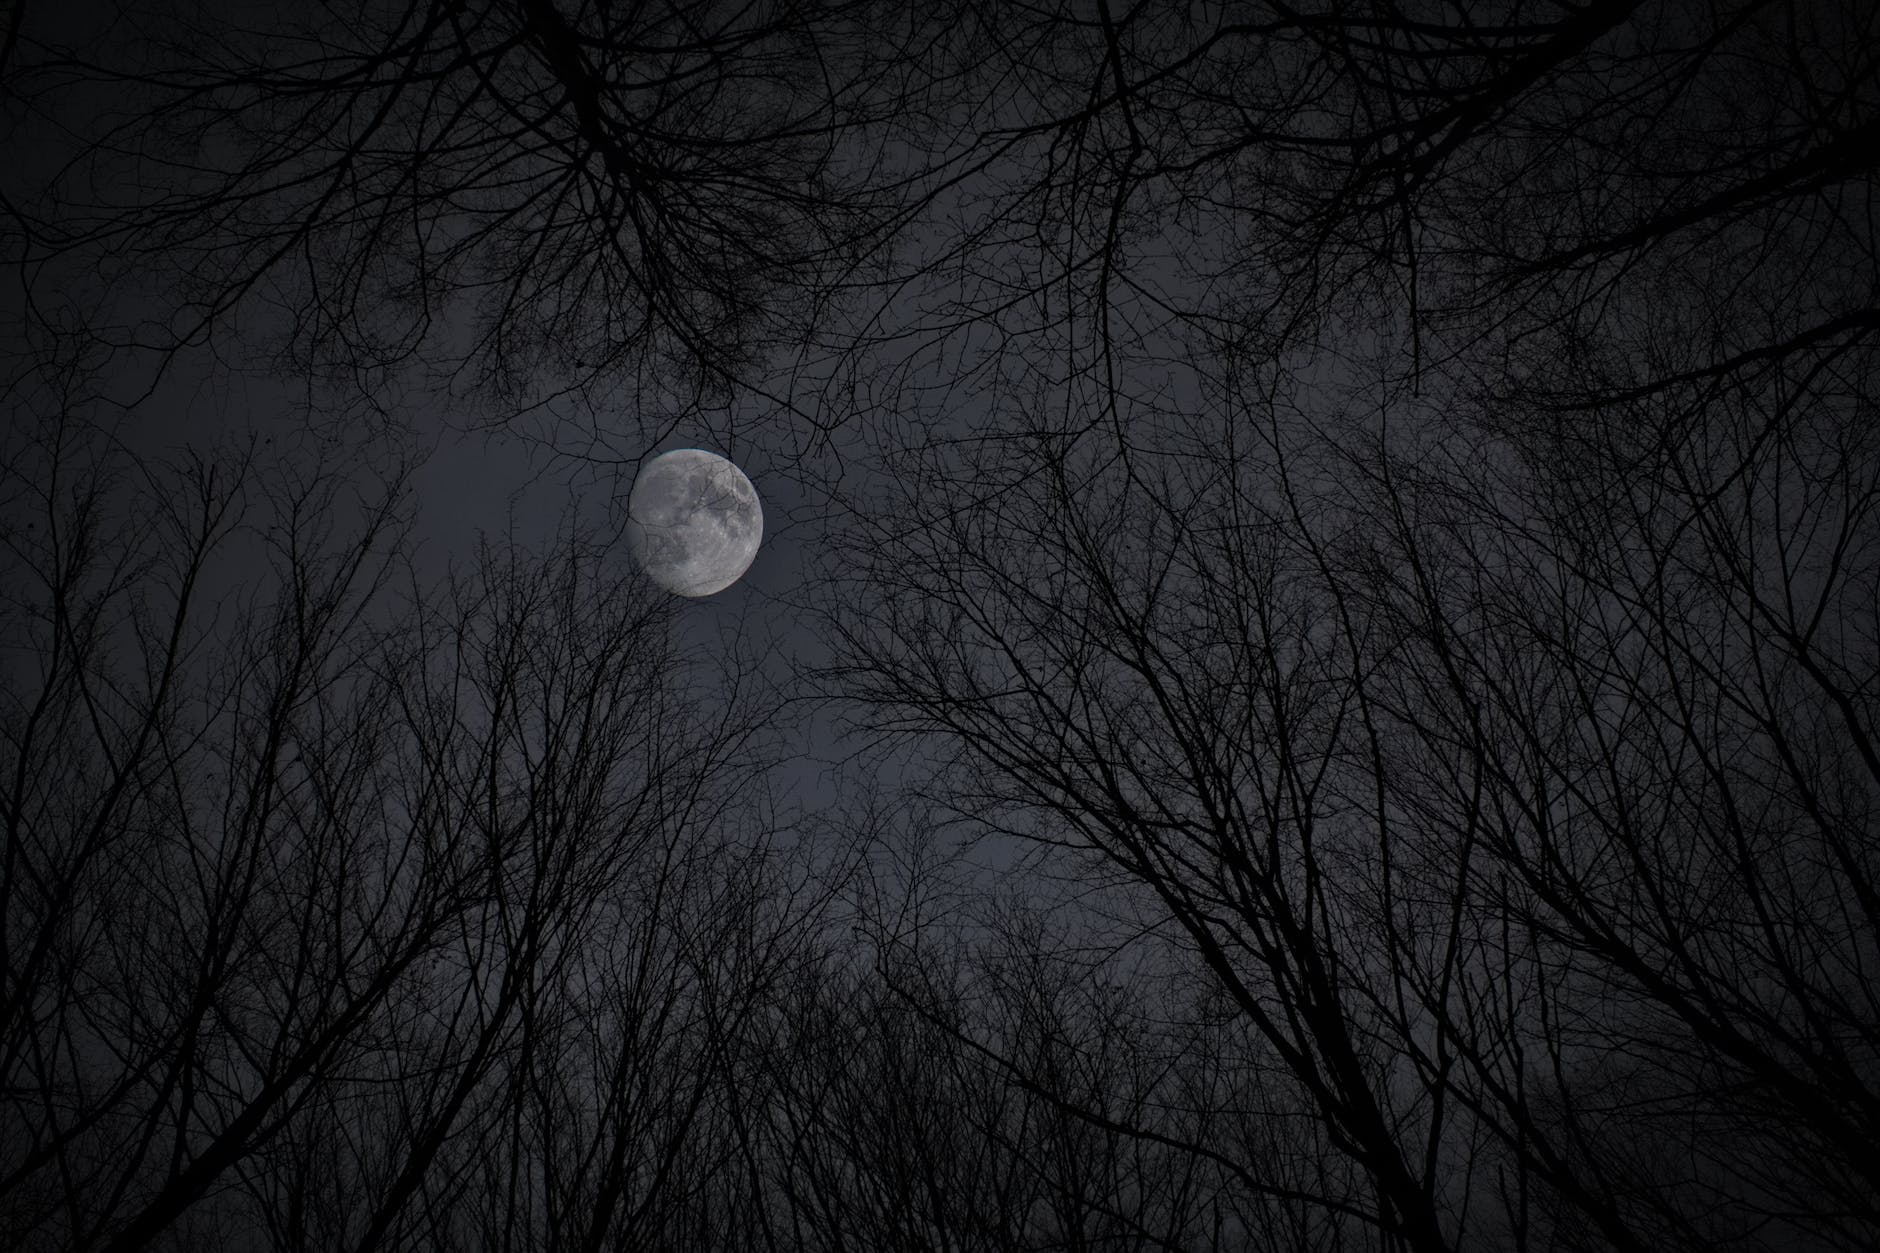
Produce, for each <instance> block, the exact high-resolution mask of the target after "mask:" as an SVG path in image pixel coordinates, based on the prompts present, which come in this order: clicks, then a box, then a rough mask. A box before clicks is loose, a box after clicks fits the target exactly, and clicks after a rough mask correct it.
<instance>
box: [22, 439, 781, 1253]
mask: <svg viewBox="0 0 1880 1253" xmlns="http://www.w3.org/2000/svg"><path fill="white" fill-rule="evenodd" d="M98 447H99V445H98V441H96V440H87V439H85V438H83V437H82V436H81V434H80V433H79V428H78V426H77V423H76V422H75V421H73V420H69V419H68V420H67V421H66V422H64V423H61V424H58V425H55V426H54V427H52V428H51V429H50V431H49V433H48V434H47V435H46V436H45V437H44V438H43V439H41V440H38V441H27V440H20V441H17V442H16V446H15V447H14V448H13V449H11V450H9V451H10V456H9V460H8V476H7V480H6V481H7V489H8V500H7V505H8V508H9V514H10V516H9V518H8V524H9V548H10V552H9V563H10V566H11V575H10V577H9V579H8V586H9V587H10V588H14V589H17V590H16V591H15V592H14V593H13V597H12V600H11V604H10V606H9V611H10V617H11V622H10V624H9V628H8V634H9V637H10V638H15V639H17V640H18V641H19V646H18V647H17V648H16V650H15V653H14V655H13V657H12V658H11V659H10V661H9V667H8V678H9V695H8V703H9V710H8V714H7V720H6V734H7V755H6V779H7V787H6V791H5V793H4V799H5V817H6V821H7V842H6V876H5V895H4V904H5V907H6V931H5V938H6V947H5V958H6V960H5V975H6V983H5V989H6V999H5V1002H4V1008H5V1018H4V1021H3V1025H4V1036H3V1037H0V1038H3V1039H4V1041H5V1051H4V1054H3V1057H4V1063H5V1070H4V1073H5V1076H6V1078H5V1083H4V1091H5V1093H6V1105H7V1114H6V1119H5V1122H6V1124H7V1127H8V1133H7V1137H6V1155H5V1161H4V1174H3V1175H0V1196H4V1198H5V1202H4V1210H5V1213H6V1214H7V1215H8V1219H7V1236H8V1239H9V1243H11V1244H13V1245H15V1246H17V1247H22V1248H94V1247H105V1248H132V1247H144V1246H147V1245H150V1244H153V1243H157V1244H164V1243H174V1244H176V1245H178V1246H179V1247H192V1248H201V1247H214V1246H217V1245H219V1244H221V1243H224V1242H227V1243H230V1244H242V1243H245V1242H248V1241H251V1240H253V1239H255V1238H257V1237H258V1235H259V1234H260V1233H263V1232H266V1233H267V1234H268V1236H269V1238H270V1239H271V1240H273V1242H275V1243H276V1244H279V1245H281V1246H282V1247H324V1248H332V1247H351V1248H357V1249H362V1250H363V1249H369V1248H374V1247H380V1246H382V1245H384V1244H386V1243H387V1242H390V1243H393V1244H396V1245H399V1246H401V1247H409V1245H410V1244H411V1243H412V1242H421V1243H432V1244H439V1245H443V1244H450V1243H454V1242H456V1241H459V1240H462V1239H469V1238H475V1239H477V1240H479V1241H480V1242H483V1243H485V1244H488V1245H491V1246H497V1245H500V1246H502V1247H520V1246H529V1247H533V1246H535V1245H536V1244H538V1243H539V1242H541V1241H543V1240H555V1241H557V1242H560V1243H563V1244H577V1245H580V1246H582V1247H599V1246H601V1245H603V1244H606V1245H609V1246H611V1245H613V1244H615V1243H617V1242H618V1239H619V1237H620V1233H621V1232H623V1231H639V1232H643V1233H647V1234H646V1235H644V1236H643V1237H642V1238H645V1239H648V1240H650V1241H653V1242H654V1243H658V1241H659V1238H660V1237H658V1235H657V1233H658V1232H659V1231H660V1230H662V1223H666V1222H668V1221H669V1220H668V1219H666V1218H664V1217H662V1216H663V1215H666V1214H668V1213H670V1212H672V1211H673V1207H674V1206H676V1205H677V1206H682V1205H683V1203H684V1196H683V1193H682V1192H681V1191H679V1190H677V1189H676V1186H675V1185H676V1183H677V1181H678V1180H679V1179H680V1178H683V1176H682V1175H680V1174H678V1173H676V1172H677V1170H678V1167H679V1164H680V1163H682V1162H688V1161H690V1160H691V1156H690V1155H695V1154H696V1153H697V1151H698V1145H699V1142H700V1139H701V1138H702V1137H703V1136H704V1134H705V1130H706V1128H707V1127H708V1126H709V1125H710V1123H711V1121H712V1119H714V1118H718V1117H722V1110H723V1108H724V1107H725V1105H726V1103H727V1101H728V1098H727V1097H726V1096H725V1092H724V1085H725V1083H726V1082H727V1078H726V1076H727V1073H728V1072H727V1071H726V1069H725V1065H724V1063H725V1059H726V1058H728V1057H729V1055H730V1053H731V1051H732V1049H733V1047H734V1046H735V1044H736V1042H737V1040H738V1039H739V1036H740V1032H742V1031H743V1030H744V1029H745V1026H744V1024H745V1023H746V1021H747V1020H748V1019H749V1017H750V1015H751V1014H752V1012H753V1007H754V1006H756V1005H759V1004H762V1003H764V999H765V998H766V997H767V996H768V980H769V977H770V972H771V969H772V967H773V966H775V965H776V964H777V963H779V962H782V961H785V960H787V959H788V958H789V954H790V953H791V951H792V941H791V940H790V936H791V934H792V927H794V926H796V925H798V924H797V922H796V919H795V915H794V914H793V912H792V911H790V910H787V909H785V908H784V904H785V902H787V901H788V900H789V899H791V898H790V897H789V896H788V894H787V893H786V894H783V895H777V894H775V893H773V892H772V890H771V889H772V888H774V887H776V886H777V883H778V881H777V880H776V878H775V874H774V871H773V869H772V867H773V863H775V862H776V860H777V859H776V856H775V855H774V854H773V853H772V852H771V851H769V845H770V843H771V841H772V840H773V839H774V838H775V833H776V832H777V831H778V830H779V825H780V820H779V819H778V818H777V816H776V815H774V814H770V813H765V812H763V811H761V810H755V809H752V808H751V804H752V801H753V799H754V797H755V795H756V794H755V793H754V792H753V791H752V786H753V785H754V784H755V783H756V782H758V781H759V775H758V773H757V767H758V765H760V764H761V762H762V756H761V753H759V751H758V750H759V749H760V748H761V743H760V742H759V741H758V740H757V739H755V738H754V737H757V736H760V735H761V734H762V732H763V728H764V725H765V704H764V702H765V701H766V699H767V698H766V697H765V696H764V694H763V692H762V691H761V690H759V689H756V688H753V687H751V686H750V679H749V678H748V677H747V679H746V680H745V681H743V682H742V683H740V685H738V686H736V687H731V688H718V689H713V688H710V687H706V686H701V684H702V683H703V680H704V678H705V676H703V675H698V676H696V678H688V672H689V670H691V669H692V667H691V666H690V665H689V664H688V663H687V662H686V661H685V660H684V659H683V658H681V657H679V656H678V655H676V654H675V652H674V647H673V644H672V641H671V639H670V637H669V635H668V633H667V614H668V611H667V609H665V608H664V607H663V603H664V602H662V601H660V600H656V599H652V598H650V597H649V595H648V592H649V589H648V588H647V587H646V585H645V584H644V583H643V582H640V581H638V580H637V579H635V578H634V577H633V576H631V575H627V576H625V577H622V575H621V574H618V573H612V572H609V571H608V570H606V569H605V568H604V566H603V565H602V564H600V563H601V556H600V554H597V553H593V552H585V551H582V550H581V549H580V548H579V547H578V546H577V547H564V549H563V550H562V551H560V552H558V553H551V554H549V555H548V556H547V557H546V558H538V557H535V556H531V555H527V554H523V553H509V552H505V551H502V550H498V549H491V550H489V551H488V552H486V553H485V556H484V558H483V561H482V563H481V565H480V567H479V568H478V570H477V571H476V572H475V573H474V574H473V575H470V576H468V577H466V578H464V579H462V580H460V581H458V582H457V583H456V584H455V585H454V586H453V587H452V588H451V589H449V594H448V595H447V596H443V597H441V598H440V597H439V596H437V595H435V594H433V593H432V592H430V591H428V590H426V589H425V588H424V587H423V586H421V585H418V584H416V583H414V584H412V586H411V587H410V589H409V590H410V597H409V599H402V598H401V597H398V596H395V595H394V593H395V592H397V591H398V584H397V582H396V580H395V578H394V576H395V575H396V574H397V573H398V571H399V569H400V567H399V566H398V565H397V564H396V561H395V558H396V554H397V542H396V528H397V524H398V521H399V510H400V508H402V503H401V496H400V494H399V490H398V485H397V484H396V483H393V484H390V485H388V488H387V490H386V493H385V494H383V495H382V496H380V497H378V498H376V499H374V498H367V499H365V500H363V501H357V502H354V503H350V504H349V503H348V500H347V495H348V492H349V489H348V488H347V483H346V477H345V476H343V475H337V474H332V475H323V476H317V477H314V478H311V479H306V480H296V479H294V478H291V477H281V475H280V473H279V472H273V473H272V474H270V473H264V472H263V471H262V470H261V469H260V468H259V467H254V466H248V465H244V464H242V463H240V462H239V461H236V462H230V461H227V460H206V459H189V460H185V461H184V462H181V463H178V464H176V465H174V466H156V465H148V464H146V465H144V466H143V467H141V468H139V467H138V466H137V465H135V463H126V462H124V460H123V459H122V458H121V457H115V456H112V455H110V454H109V452H108V450H107V452H106V453H104V454H102V462H103V464H102V465H101V464H98V463H97V462H88V460H87V459H88V458H90V457H96V456H100V454H99V453H98ZM114 462H115V463H116V468H117V469H118V470H119V471H120V472H121V473H122V474H126V475H129V476H131V478H132V480H133V482H132V483H131V484H130V485H129V486H128V487H125V486H124V485H120V486H119V487H118V488H117V490H110V485H109V479H110V477H111V476H110V475H109V474H108V473H107V471H108V470H110V469H111V468H112V464H113V463H114ZM243 546H246V547H247V548H248V549H249V550H250V551H249V552H248V553H246V554H245V555H244V554H242V553H240V552H239V549H240V548H242V547H243ZM244 556H245V560H246V562H247V563H250V564H248V571H249V572H248V573H245V574H244V575H243V578H244V586H245V590H242V591H235V590H228V585H227V584H226V582H225V580H227V579H228V578H229V576H230V573H231V567H230V566H229V564H228V560H229V558H231V557H233V558H235V559H236V560H238V561H240V560H242V559H243V558H244ZM257 569H265V570H266V575H265V576H264V577H255V574H254V573H253V572H254V571H255V570H257ZM218 582H220V583H221V588H220V589H219V590H218V588H217V584H218ZM401 600H402V603H401ZM714 711H715V712H714ZM690 1182H692V1183H693V1184H696V1180H693V1181H690ZM479 1203H480V1204H481V1205H482V1206H483V1208H481V1209H479V1208H478V1205H479ZM683 1229H684V1228H683V1227H681V1228H679V1230H683Z"/></svg>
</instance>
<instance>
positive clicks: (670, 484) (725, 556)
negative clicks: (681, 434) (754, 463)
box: [627, 448, 764, 596]
mask: <svg viewBox="0 0 1880 1253" xmlns="http://www.w3.org/2000/svg"><path fill="white" fill-rule="evenodd" d="M763 538H764V510H763V507H762V506H761V505H759V504H758V503H757V489H756V488H755V487H752V486H751V481H750V480H749V479H747V478H745V477H744V471H742V470H740V469H738V468H737V467H736V466H734V465H732V464H731V463H730V462H729V461H726V460H725V459H724V458H723V457H720V456H719V455H718V454H717V453H710V452H706V451H705V450H704V449H702V448H675V449H673V450H672V451H671V452H664V453H661V454H660V455H659V456H657V457H654V458H653V459H652V460H651V461H649V462H647V463H646V464H645V465H644V466H642V467H641V468H640V477H639V478H637V479H635V480H634V483H633V494H632V495H631V496H630V497H628V499H627V541H628V542H629V543H630V544H632V545H633V555H634V556H635V557H637V558H638V559H639V562H640V564H641V565H642V566H644V567H645V569H646V573H647V574H648V575H649V576H650V577H651V578H652V580H653V581H654V582H655V583H657V584H659V585H660V586H661V587H663V588H665V589H666V590H667V591H669V592H677V593H678V594H679V595H681V596H710V595H711V594H712V593H713V592H722V591H724V590H725V589H726V588H727V587H730V586H731V585H732V584H733V583H736V582H737V581H738V579H739V578H741V577H742V576H743V574H744V572H745V571H746V570H748V569H750V568H751V561H752V559H753V558H755V557H756V556H757V545H758V543H759V541H761V540H762V539H763Z"/></svg>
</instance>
